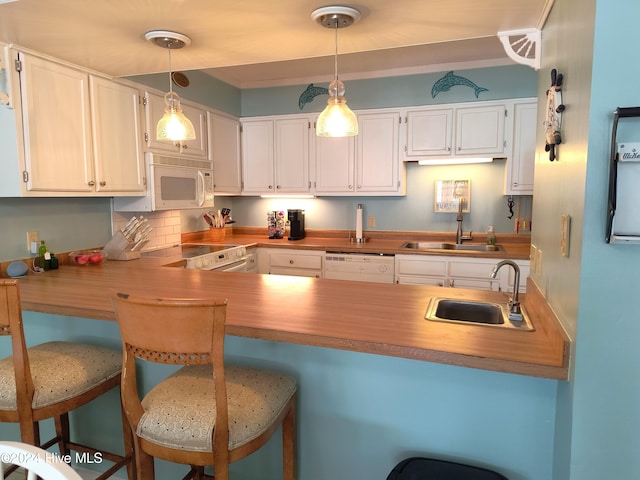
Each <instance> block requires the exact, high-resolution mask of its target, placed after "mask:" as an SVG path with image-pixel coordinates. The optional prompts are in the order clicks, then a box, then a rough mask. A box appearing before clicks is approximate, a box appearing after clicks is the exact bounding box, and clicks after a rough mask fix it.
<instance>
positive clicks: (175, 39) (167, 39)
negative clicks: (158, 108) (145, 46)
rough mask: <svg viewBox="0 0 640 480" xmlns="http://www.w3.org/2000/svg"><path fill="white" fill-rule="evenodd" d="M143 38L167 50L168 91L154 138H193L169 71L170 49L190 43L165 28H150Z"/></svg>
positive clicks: (192, 131) (189, 122)
mask: <svg viewBox="0 0 640 480" xmlns="http://www.w3.org/2000/svg"><path fill="white" fill-rule="evenodd" d="M145 38H146V39H147V40H149V41H150V42H152V43H154V44H155V45H158V46H159V47H162V48H166V49H167V50H169V91H168V92H167V94H166V95H165V96H164V103H165V107H164V115H163V116H162V118H161V119H160V120H159V121H158V125H157V126H156V138H157V139H158V140H169V141H172V142H179V141H182V140H195V138H196V131H195V129H194V128H193V123H191V120H189V119H188V118H187V117H186V116H185V114H184V113H182V107H181V106H180V96H179V95H178V94H177V93H175V92H174V91H173V80H172V73H173V72H172V71H171V49H179V48H182V47H184V46H185V45H189V44H190V43H191V39H190V38H189V37H187V36H186V35H183V34H181V33H177V32H169V31H166V30H152V31H150V32H147V33H146V34H145Z"/></svg>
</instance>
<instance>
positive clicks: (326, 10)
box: [311, 6, 360, 137]
mask: <svg viewBox="0 0 640 480" xmlns="http://www.w3.org/2000/svg"><path fill="white" fill-rule="evenodd" d="M311 18H312V19H313V20H314V21H315V22H317V23H319V24H320V25H322V26H323V27H326V28H333V29H334V30H335V57H334V67H335V77H334V79H333V81H332V82H331V83H330V84H329V100H328V101H327V106H326V107H325V109H324V110H323V111H322V113H321V114H320V116H319V117H318V121H317V122H316V135H318V136H319V137H351V136H353V135H357V134H358V119H357V118H356V115H355V113H353V112H352V111H351V109H350V108H349V107H348V106H347V100H346V99H345V98H344V84H343V83H342V82H341V81H340V80H338V29H339V28H345V27H348V26H350V25H352V24H353V23H355V22H357V21H358V20H359V19H360V12H359V11H358V10H356V9H355V8H352V7H344V6H328V7H321V8H318V9H316V10H314V11H313V12H311Z"/></svg>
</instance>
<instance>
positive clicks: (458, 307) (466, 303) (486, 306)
mask: <svg viewBox="0 0 640 480" xmlns="http://www.w3.org/2000/svg"><path fill="white" fill-rule="evenodd" d="M425 318H426V319H427V320H432V321H437V322H453V323H463V324H478V325H486V326H491V327H497V328H512V329H516V330H524V331H533V330H534V328H533V325H531V321H530V320H529V317H528V315H527V313H526V312H525V311H524V309H523V311H522V320H520V321H518V320H511V319H510V317H509V306H508V304H507V303H506V302H505V303H493V302H481V301H475V300H459V299H454V298H444V297H431V300H430V301H429V305H428V306H427V313H426V315H425Z"/></svg>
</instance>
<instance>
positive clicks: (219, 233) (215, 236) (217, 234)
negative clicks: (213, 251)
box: [209, 227, 226, 242]
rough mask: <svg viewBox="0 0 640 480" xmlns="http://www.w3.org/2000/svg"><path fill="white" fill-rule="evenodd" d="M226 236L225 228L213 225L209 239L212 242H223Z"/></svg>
mask: <svg viewBox="0 0 640 480" xmlns="http://www.w3.org/2000/svg"><path fill="white" fill-rule="evenodd" d="M225 236H226V233H225V228H224V227H223V228H216V227H212V228H210V229H209V239H210V240H211V241H212V242H221V241H223V240H224V238H225Z"/></svg>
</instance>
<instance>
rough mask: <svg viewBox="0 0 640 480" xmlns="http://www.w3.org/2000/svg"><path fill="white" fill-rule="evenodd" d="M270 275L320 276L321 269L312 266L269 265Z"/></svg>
mask: <svg viewBox="0 0 640 480" xmlns="http://www.w3.org/2000/svg"><path fill="white" fill-rule="evenodd" d="M269 273H270V274H271V275H292V276H295V277H315V278H322V270H316V269H313V268H287V267H271V268H270V269H269Z"/></svg>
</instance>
